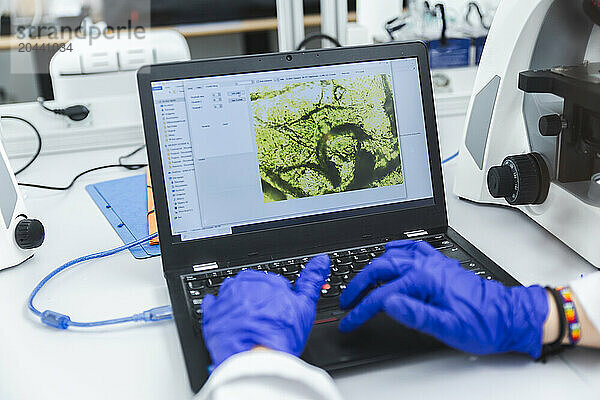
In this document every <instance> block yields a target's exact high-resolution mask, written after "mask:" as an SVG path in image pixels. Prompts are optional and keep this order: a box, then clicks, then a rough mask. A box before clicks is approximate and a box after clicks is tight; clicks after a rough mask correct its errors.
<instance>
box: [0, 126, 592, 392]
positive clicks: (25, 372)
mask: <svg viewBox="0 0 600 400" xmlns="http://www.w3.org/2000/svg"><path fill="white" fill-rule="evenodd" d="M442 139H444V138H442ZM452 142H454V144H455V143H456V142H455V141H454V140H452ZM442 146H443V147H442V148H444V146H446V147H448V148H447V149H446V150H447V151H444V152H443V153H444V155H446V153H448V154H451V153H453V151H451V150H452V148H450V147H449V145H445V143H444V140H442ZM452 147H453V148H456V147H454V146H452ZM127 150H129V148H125V149H113V150H99V151H93V152H85V153H70V154H58V155H47V156H43V157H41V159H40V160H39V161H37V162H36V163H35V164H34V165H33V166H32V167H31V168H30V169H29V170H28V171H27V172H26V173H24V174H22V176H20V177H19V179H20V180H21V181H27V182H40V183H41V182H43V183H46V184H63V183H66V182H67V181H68V179H70V178H69V177H71V176H73V175H75V174H76V173H77V172H79V171H82V170H84V169H87V168H90V167H93V166H97V165H100V164H106V163H112V162H114V161H115V160H116V159H117V157H118V156H119V155H121V154H124V153H125V152H126V151H127ZM16 163H17V162H15V164H16ZM452 171H453V165H452V164H448V165H447V166H446V167H445V175H446V180H447V182H446V186H447V192H449V193H448V194H447V198H448V208H449V218H450V223H451V226H453V227H454V228H455V229H456V230H457V231H459V232H460V233H461V234H463V235H464V236H465V237H466V238H467V239H469V240H470V241H471V242H472V243H473V244H475V245H476V246H477V247H479V248H480V249H481V250H482V251H483V252H485V253H486V254H488V255H489V256H490V258H492V259H493V260H495V261H496V262H497V263H498V264H499V265H501V266H503V267H504V268H505V269H506V270H508V271H509V272H510V273H511V274H512V275H513V276H514V277H515V278H517V279H518V280H519V281H520V282H522V283H523V284H533V283H537V282H539V283H542V284H559V283H565V282H568V281H569V280H571V279H574V278H576V277H578V276H580V275H581V274H587V273H591V272H592V271H594V270H595V269H594V268H593V267H592V266H591V265H590V264H588V263H586V262H585V261H584V260H583V259H582V258H580V257H579V256H578V255H577V254H575V253H574V252H572V251H571V250H570V249H568V248H567V247H566V246H564V245H563V244H562V243H561V242H559V241H558V240H556V239H555V238H554V237H552V236H551V235H550V234H548V233H547V232H546V231H545V230H544V229H542V228H541V227H539V226H537V225H536V224H534V223H533V222H531V221H530V220H529V219H528V218H527V217H526V216H524V215H523V214H521V213H519V212H517V211H513V210H510V209H504V208H497V207H486V206H479V205H473V204H470V203H466V202H463V201H460V200H459V199H457V198H456V197H455V196H454V195H453V194H451V192H452V191H451V190H449V188H451V187H452V186H451V183H452V180H453V176H452ZM134 173H135V172H134ZM137 173H139V172H137ZM131 174H132V173H131V172H126V171H118V170H112V171H103V172H96V173H94V174H91V175H88V176H86V177H85V178H83V179H81V181H80V182H79V183H78V184H77V185H76V187H75V188H74V189H73V190H71V191H69V192H48V191H41V190H36V189H25V190H24V192H25V194H26V196H27V198H26V203H27V205H28V207H29V211H30V215H32V216H36V217H38V218H40V219H41V220H43V223H44V225H45V226H46V230H47V239H46V243H45V244H44V246H43V247H42V248H41V249H40V250H39V251H38V252H37V254H36V256H35V257H34V259H32V260H30V261H29V262H27V263H25V264H24V265H22V266H20V267H17V268H14V269H11V270H6V271H3V272H0V315H1V316H2V319H3V320H2V322H1V323H0V398H1V399H3V400H12V399H44V400H53V399H89V400H92V399H113V400H118V399H142V398H143V399H167V398H168V399H190V398H191V397H192V393H191V391H190V388H189V385H188V380H187V375H186V370H185V365H184V360H183V357H182V352H181V349H180V347H179V341H178V337H177V333H176V329H175V324H174V323H173V322H166V323H159V324H156V325H150V326H147V327H138V326H137V325H128V326H126V327H117V328H102V329H96V330H87V331H70V330H69V331H58V330H54V329H51V328H47V327H45V326H43V325H42V324H41V323H40V322H39V321H37V320H35V319H34V318H33V316H32V315H31V313H30V312H29V311H28V310H27V309H26V299H27V296H28V295H29V292H30V290H31V289H32V288H33V287H34V285H35V284H36V283H37V282H38V281H39V280H40V279H41V278H42V277H43V276H44V275H45V274H47V273H48V272H49V271H50V270H51V269H53V268H55V267H56V266H58V265H59V264H62V263H63V262H65V261H67V260H71V259H73V258H76V257H78V256H81V255H84V254H88V253H92V252H96V251H98V250H101V249H108V248H112V247H116V246H118V245H120V244H121V243H120V240H119V238H118V237H117V235H116V234H115V233H114V231H113V230H112V228H111V227H110V226H109V225H108V223H107V222H106V221H105V219H104V217H103V216H102V214H101V213H100V211H99V210H98V209H97V208H96V205H95V204H94V203H93V202H92V200H91V199H90V198H89V196H88V194H87V192H85V190H84V186H85V185H86V184H89V183H93V182H99V181H102V180H108V179H113V178H117V177H123V176H127V175H131ZM168 302H169V298H168V293H167V288H166V285H165V282H164V280H163V277H162V270H161V264H160V259H159V258H153V259H148V260H144V261H136V260H134V259H133V258H132V257H131V255H130V254H129V253H122V254H119V255H116V256H113V257H111V258H108V259H103V260H100V261H97V262H94V263H89V264H85V265H81V266H79V267H76V268H75V269H74V270H72V271H70V272H69V273H67V274H65V275H63V276H59V277H58V278H57V279H56V280H55V281H53V282H52V283H51V284H50V285H48V287H47V288H45V289H44V290H43V291H42V292H41V293H40V295H39V297H38V303H37V304H38V305H39V307H40V308H42V309H46V308H49V309H53V310H56V311H60V312H64V313H66V314H69V315H70V316H71V317H72V318H73V319H76V320H84V321H86V320H97V319H103V318H109V317H115V316H121V315H129V314H133V313H136V312H139V311H141V310H145V309H148V308H151V307H154V306H160V305H164V304H168ZM335 379H336V382H337V383H338V385H339V387H340V390H341V391H342V393H343V395H344V396H345V398H346V399H365V398H369V397H370V396H375V397H374V398H377V399H378V400H383V399H438V398H444V399H461V400H462V399H512V398H514V399H516V398H520V399H524V398H528V399H542V398H544V399H556V398H561V397H565V398H567V395H568V396H572V397H571V398H596V399H597V398H599V395H600V351H597V350H587V349H577V350H574V351H571V352H568V353H565V354H564V355H562V356H560V357H556V358H553V359H552V360H551V361H549V362H548V363H547V364H546V365H543V364H540V363H534V362H531V361H530V360H528V359H527V358H526V357H523V356H519V355H503V356H491V357H479V358H476V357H471V356H469V355H465V354H460V353H457V352H453V351H446V352H442V353H440V354H436V355H435V356H427V357H422V358H417V359H414V360H412V361H410V362H403V363H400V362H396V363H390V364H386V365H377V366H371V367H367V368H360V369H355V370H352V371H348V372H343V373H338V374H336V375H335Z"/></svg>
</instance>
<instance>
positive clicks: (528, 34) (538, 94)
mask: <svg viewBox="0 0 600 400" xmlns="http://www.w3.org/2000/svg"><path fill="white" fill-rule="evenodd" d="M593 61H600V2H598V1H596V0H528V1H522V0H504V1H502V2H501V3H500V6H499V8H498V10H497V12H496V17H495V20H494V22H493V24H492V27H491V30H490V32H489V35H488V41H487V44H486V47H485V49H484V53H483V58H482V61H481V64H480V67H479V71H478V74H477V78H476V82H475V87H474V92H473V96H472V98H471V103H470V105H469V109H468V113H467V124H466V129H465V134H464V140H463V142H462V144H461V148H460V156H459V161H458V165H457V175H456V182H455V188H454V191H455V193H456V195H458V196H459V197H460V198H463V199H466V200H471V201H474V202H479V203H493V204H502V205H508V206H512V207H516V208H518V209H519V210H521V211H522V212H524V213H525V214H527V215H528V216H529V217H530V218H531V219H533V220H534V221H535V222H537V223H538V224H540V225H541V226H543V227H544V228H545V229H547V230H548V231H549V232H550V233H552V234H553V235H554V236H556V237H557V238H559V239H560V240H561V241H563V242H564V243H565V244H567V245H568V246H569V247H571V248H572V249H573V250H574V251H576V252H577V253H578V254H580V255H581V256H582V257H584V258H585V259H586V260H588V261H589V262H590V263H592V264H593V265H595V266H596V267H599V268H600V245H599V242H598V238H600V63H598V62H593Z"/></svg>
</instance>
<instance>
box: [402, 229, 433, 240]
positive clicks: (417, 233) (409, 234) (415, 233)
mask: <svg viewBox="0 0 600 400" xmlns="http://www.w3.org/2000/svg"><path fill="white" fill-rule="evenodd" d="M404 235H405V236H406V237H408V238H415V237H420V236H425V235H429V232H427V231H426V230H424V229H419V230H418V231H410V232H404Z"/></svg>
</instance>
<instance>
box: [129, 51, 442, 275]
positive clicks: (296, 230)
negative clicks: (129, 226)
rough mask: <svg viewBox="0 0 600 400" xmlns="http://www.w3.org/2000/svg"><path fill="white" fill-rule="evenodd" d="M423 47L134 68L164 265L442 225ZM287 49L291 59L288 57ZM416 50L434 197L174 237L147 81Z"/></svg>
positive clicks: (249, 257)
mask: <svg viewBox="0 0 600 400" xmlns="http://www.w3.org/2000/svg"><path fill="white" fill-rule="evenodd" d="M427 54H428V53H427V48H426V46H425V44H423V43H421V42H414V43H394V44H383V45H374V46H358V47H345V48H336V49H326V50H312V51H301V52H291V53H275V54H263V55H255V56H240V57H231V58H223V59H209V60H198V61H188V62H182V63H169V64H158V65H152V66H146V67H143V68H141V69H140V70H139V71H138V88H139V93H140V103H141V108H142V116H143V125H144V132H145V136H146V145H147V153H148V162H149V166H150V173H151V181H152V187H153V193H154V204H155V207H156V210H155V211H156V212H155V213H156V218H157V224H158V230H159V241H160V246H161V255H162V259H163V267H164V269H165V271H168V270H177V269H180V268H185V267H190V266H192V265H200V264H205V263H212V262H217V263H218V264H220V265H222V264H224V263H236V264H240V263H241V264H243V263H244V262H258V261H263V260H268V259H270V258H271V257H273V256H275V255H278V254H289V255H290V256H293V255H296V254H301V253H302V251H307V250H308V249H324V248H330V249H334V248H336V246H338V245H343V244H347V243H359V242H364V241H365V240H368V238H384V237H399V236H400V235H401V234H402V233H403V232H409V231H414V230H420V229H424V230H436V229H438V230H439V229H443V228H445V227H446V226H447V214H446V203H445V194H444V185H443V178H442V170H441V157H440V151H439V141H438V134H437V123H436V116H435V107H434V99H433V91H432V84H431V76H430V71H429V61H428V56H427ZM288 56H291V60H290V57H288ZM400 58H417V60H418V65H419V75H420V81H421V93H422V101H423V110H424V116H425V128H426V136H427V146H428V152H429V161H430V168H431V177H432V186H433V204H431V205H425V206H419V207H416V208H406V207H402V203H397V204H398V205H399V208H398V209H397V210H394V211H386V212H377V211H375V210H376V209H377V207H373V210H374V212H372V213H368V214H366V215H361V216H353V217H345V218H337V217H336V214H340V213H343V212H340V213H335V212H334V213H330V214H328V215H329V216H330V218H329V219H328V220H327V221H321V222H310V223H299V224H294V225H291V226H285V227H277V228H271V229H265V230H261V231H255V232H245V233H239V234H232V235H226V236H218V237H214V238H205V239H197V240H189V241H176V240H175V238H176V236H173V235H172V233H171V232H172V230H171V223H170V218H169V210H168V205H167V196H166V187H165V181H164V178H163V176H164V175H163V163H162V162H161V153H160V145H159V138H158V130H157V126H156V114H155V108H154V100H153V95H152V87H151V84H152V82H157V81H166V80H175V79H189V78H201V77H212V76H219V75H231V74H242V73H253V72H264V71H271V70H285V69H297V68H305V67H314V66H325V65H339V64H348V63H355V62H366V61H381V60H393V59H400Z"/></svg>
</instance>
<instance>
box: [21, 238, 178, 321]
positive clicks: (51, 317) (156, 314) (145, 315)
mask: <svg viewBox="0 0 600 400" xmlns="http://www.w3.org/2000/svg"><path fill="white" fill-rule="evenodd" d="M156 236H157V234H153V235H150V236H148V237H145V238H143V239H140V240H136V241H135V242H133V243H129V244H126V245H123V246H120V247H117V248H114V249H111V250H106V251H102V252H99V253H95V254H89V255H87V256H83V257H79V258H76V259H75V260H71V261H69V262H67V263H65V264H63V265H61V266H60V267H58V268H56V269H55V270H54V271H52V272H50V273H49V274H48V275H46V276H45V277H44V279H42V280H41V281H40V283H38V284H37V286H36V287H35V288H34V289H33V291H32V292H31V294H30V295H29V300H28V307H29V310H31V312H32V313H33V314H34V315H36V316H37V317H39V318H40V320H41V321H42V323H44V324H46V325H48V326H51V327H53V328H57V329H67V328H69V327H70V326H73V327H77V328H92V327H96V326H104V325H116V324H123V323H126V322H139V321H144V322H157V321H165V320H169V319H172V318H173V310H172V309H171V306H162V307H156V308H151V309H149V310H146V311H143V312H141V313H139V314H134V315H131V316H128V317H122V318H115V319H107V320H104V321H95V322H77V321H72V320H71V318H70V317H69V316H68V315H65V314H61V313H59V312H56V311H52V310H46V311H43V312H42V311H40V310H38V309H37V308H36V307H35V306H34V305H33V301H34V300H35V296H37V294H38V293H39V291H40V290H41V289H42V288H43V287H44V285H45V284H46V283H48V282H49V281H50V280H51V279H52V278H54V277H55V276H56V275H58V274H59V273H61V272H63V271H64V270H66V269H67V268H70V267H73V266H75V265H77V264H79V263H82V262H84V261H89V260H94V259H96V258H103V257H108V256H112V255H114V254H117V253H120V252H122V251H124V250H129V249H130V248H132V247H135V246H138V245H140V244H142V243H144V242H147V241H149V240H151V239H154V238H155V237H156Z"/></svg>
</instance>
